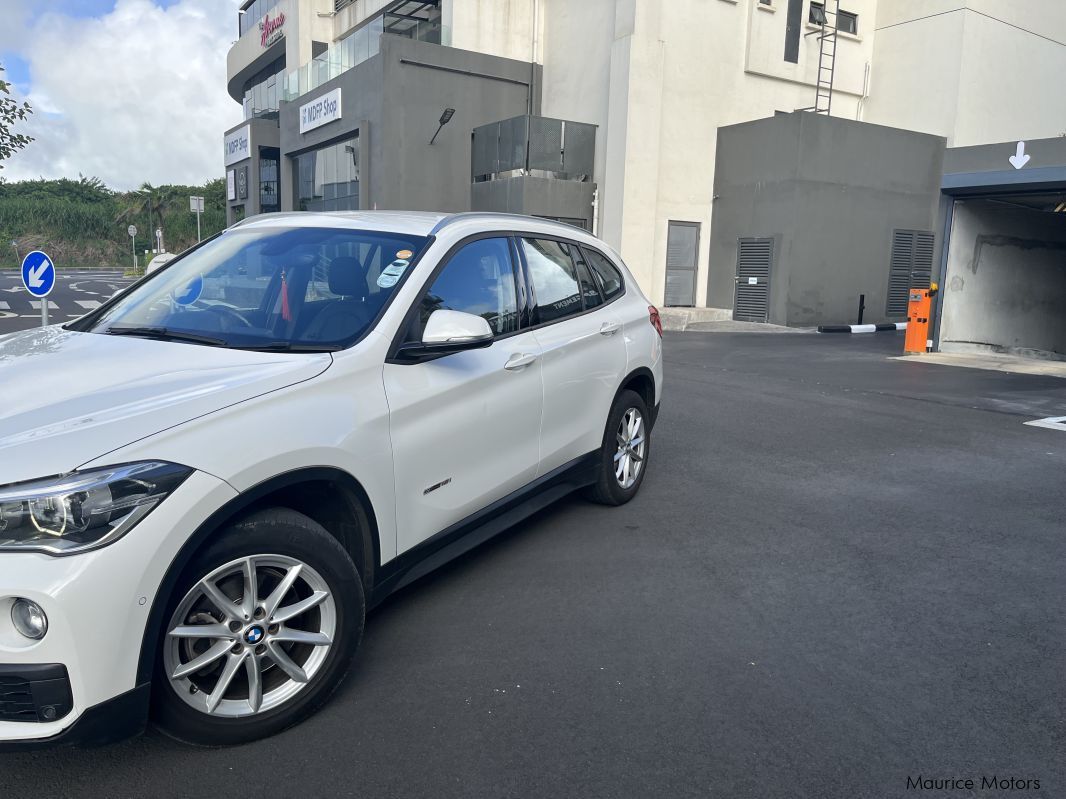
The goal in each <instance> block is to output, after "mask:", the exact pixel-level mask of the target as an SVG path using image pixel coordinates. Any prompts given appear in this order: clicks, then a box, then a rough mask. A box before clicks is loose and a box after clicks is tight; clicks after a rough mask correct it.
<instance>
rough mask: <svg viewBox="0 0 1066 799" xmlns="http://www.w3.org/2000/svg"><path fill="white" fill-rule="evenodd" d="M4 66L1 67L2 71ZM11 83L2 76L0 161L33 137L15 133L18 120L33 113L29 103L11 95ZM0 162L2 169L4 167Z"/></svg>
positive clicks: (0, 82)
mask: <svg viewBox="0 0 1066 799" xmlns="http://www.w3.org/2000/svg"><path fill="white" fill-rule="evenodd" d="M3 71H4V68H3V67H0V73H3ZM10 87H11V84H10V83H8V82H7V81H5V80H4V79H3V77H0V162H2V161H4V159H6V158H10V157H11V156H12V155H14V154H15V153H17V152H18V151H19V150H21V149H22V148H23V147H25V146H26V145H27V144H29V143H30V142H31V141H33V138H32V137H30V136H27V135H26V134H24V133H15V132H14V127H15V123H16V122H22V121H24V120H25V119H26V117H28V116H29V115H30V114H32V113H33V109H32V108H30V104H29V103H22V104H19V102H18V101H17V100H15V99H14V98H13V97H11V88H10ZM3 168H4V165H3V163H0V169H3Z"/></svg>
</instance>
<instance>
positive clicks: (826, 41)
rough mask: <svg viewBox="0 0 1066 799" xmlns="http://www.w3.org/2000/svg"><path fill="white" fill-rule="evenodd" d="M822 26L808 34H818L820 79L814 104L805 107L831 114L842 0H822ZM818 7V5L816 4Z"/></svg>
mask: <svg viewBox="0 0 1066 799" xmlns="http://www.w3.org/2000/svg"><path fill="white" fill-rule="evenodd" d="M820 5H821V8H822V26H821V28H820V29H819V30H817V31H812V32H811V33H808V34H807V36H812V35H817V36H818V79H817V82H816V84H815V90H814V92H815V93H814V105H813V106H811V107H809V108H804V109H803V110H804V111H813V112H814V113H816V114H825V115H826V116H829V115H830V110H831V109H832V107H833V75H834V73H835V71H836V60H837V19H838V16H839V12H840V0H822V3H821V4H820ZM814 7H815V8H817V5H815V6H814Z"/></svg>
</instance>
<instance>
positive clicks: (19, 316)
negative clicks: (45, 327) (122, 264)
mask: <svg viewBox="0 0 1066 799" xmlns="http://www.w3.org/2000/svg"><path fill="white" fill-rule="evenodd" d="M132 282H133V280H132V279H130V278H126V277H123V276H122V270H121V269H78V270H73V269H72V270H67V271H62V270H61V271H60V273H59V279H58V280H57V281H56V285H55V288H54V289H52V293H51V294H50V295H49V296H48V314H49V322H51V323H53V324H55V323H60V322H68V321H70V320H71V319H76V318H77V317H79V316H82V315H83V314H85V313H88V312H89V311H91V310H92V309H93V308H96V307H98V306H99V305H100V303H102V302H103V301H104V300H106V299H107V298H109V297H110V296H111V295H112V294H114V293H115V292H116V291H118V290H119V289H121V288H125V287H126V286H128V285H129V284H130V283H132ZM41 302H42V301H41V300H39V299H37V298H35V297H32V296H30V294H29V292H27V291H26V288H25V286H23V285H22V277H21V276H20V274H19V272H18V271H17V270H13V269H10V270H9V269H4V270H0V335H2V334H4V333H13V332H15V331H16V330H25V329H26V328H29V327H36V326H37V325H39V324H40V320H41Z"/></svg>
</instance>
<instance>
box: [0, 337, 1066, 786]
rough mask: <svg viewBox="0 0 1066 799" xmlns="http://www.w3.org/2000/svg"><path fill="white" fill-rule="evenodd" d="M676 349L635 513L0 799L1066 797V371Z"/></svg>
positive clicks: (480, 566) (831, 345)
mask: <svg viewBox="0 0 1066 799" xmlns="http://www.w3.org/2000/svg"><path fill="white" fill-rule="evenodd" d="M666 338H667V340H666V353H667V355H666V358H667V369H666V380H667V384H666V387H665V397H664V400H663V406H662V413H661V416H660V418H659V422H658V425H657V427H656V429H655V433H654V445H653V446H654V448H653V450H652V453H651V459H652V461H651V468H650V471H649V472H648V475H647V479H646V482H645V484H644V487H643V490H642V492H641V493H640V495H639V496H638V497H637V498H636V499H635V500H634V501H633V502H632V503H631V504H629V505H628V506H625V507H623V508H618V509H607V508H601V507H596V506H593V505H589V504H585V503H584V502H582V501H581V500H579V499H577V498H572V499H569V500H565V501H563V502H561V503H559V504H558V505H556V506H554V507H552V508H550V509H548V510H546V511H544V512H542V513H541V514H539V515H538V516H537V517H535V518H534V519H533V520H531V521H529V522H528V523H526V524H523V525H521V527H520V528H519V529H516V530H514V531H511V532H509V533H507V534H504V535H503V536H501V537H500V538H498V539H496V540H495V541H493V542H491V543H489V544H487V545H485V546H483V547H481V548H479V549H477V550H476V551H474V552H473V553H471V554H469V555H468V556H465V557H463V558H462V559H460V560H459V561H456V562H454V563H453V564H451V565H449V566H447V567H445V568H444V569H442V570H440V571H439V572H437V573H435V574H434V575H431V576H429V577H428V578H426V579H424V580H422V581H421V582H419V583H417V584H415V585H413V586H411V587H410V588H408V589H405V590H404V591H402V592H401V593H400V594H398V595H397V596H395V597H393V598H392V599H391V600H389V601H388V602H387V603H386V604H385V605H384V606H383V607H382V608H381V609H379V610H378V611H377V612H376V613H374V614H373V615H372V617H371V618H370V619H369V622H368V626H367V632H366V637H365V640H364V646H363V651H362V655H361V657H360V659H359V661H358V663H357V665H356V666H355V668H354V669H353V672H352V674H351V675H350V676H349V678H348V680H347V681H346V682H345V684H344V685H343V686H342V687H341V689H340V690H339V691H338V692H337V694H336V695H335V696H334V698H333V700H332V702H331V703H330V704H329V705H328V706H327V707H326V708H325V709H324V710H323V711H322V712H321V713H320V714H318V715H317V716H316V717H314V718H312V719H311V720H309V721H308V722H306V723H304V724H303V725H301V726H300V727H298V728H296V729H293V730H290V731H288V732H286V733H284V734H282V735H279V736H277V737H275V738H273V739H270V740H266V741H261V742H258V743H255V744H251V745H248V746H244V747H240V748H237V749H222V750H204V749H190V748H187V747H184V746H182V745H180V744H177V743H174V742H172V741H170V740H168V739H166V738H164V737H162V736H161V735H159V734H158V733H150V734H149V735H147V736H146V737H144V738H141V739H138V740H134V741H130V742H127V743H124V744H121V745H117V746H114V747H110V748H107V749H103V750H98V751H63V752H45V753H35V754H19V755H9V756H0V782H2V786H3V787H2V794H3V795H4V796H5V797H12V799H13V798H14V797H24V796H25V797H42V796H48V797H51V796H89V795H92V796H114V797H119V796H145V797H148V796H150V797H170V796H226V797H245V796H266V795H274V796H316V797H317V796H355V795H359V796H373V797H385V796H388V797H406V796H418V797H421V796H434V797H450V796H455V797H470V796H493V797H505V796H507V797H510V796H514V797H541V796H551V797H564V796H565V797H570V796H574V797H607V796H612V797H647V796H665V797H681V796H700V797H730V798H731V799H732V798H736V797H758V799H768V798H770V797H789V798H790V799H792V798H794V797H847V799H854V797H895V796H903V795H907V794H910V793H912V791H911V790H909V789H908V788H907V778H908V777H911V778H915V777H917V776H919V775H921V776H922V777H924V778H945V777H946V778H952V777H961V778H966V777H971V778H974V779H976V780H977V784H978V785H980V780H981V779H982V778H986V779H991V778H995V779H997V780H1007V779H1017V780H1026V779H1027V780H1030V781H1031V780H1039V786H1040V787H1039V789H1038V790H1032V789H1029V790H1017V789H1011V790H1002V789H987V790H975V791H973V792H966V791H960V792H951V791H941V792H939V793H938V795H944V796H1000V795H1003V794H1004V793H1010V795H1012V796H1062V795H1066V759H1064V758H1063V757H1062V753H1063V751H1066V740H1064V730H1066V725H1064V723H1063V722H1064V718H1063V715H1064V708H1066V682H1064V680H1063V679H1062V675H1063V667H1064V666H1066V634H1064V633H1066V625H1064V621H1063V613H1062V610H1063V607H1064V606H1066V601H1064V600H1066V580H1064V579H1063V574H1064V568H1063V567H1064V565H1066V563H1064V561H1066V558H1064V554H1066V537H1064V535H1063V528H1064V521H1066V508H1064V505H1063V490H1062V487H1063V474H1066V435H1064V434H1063V433H1062V432H1059V431H1056V430H1051V429H1041V428H1035V427H1030V426H1026V425H1024V424H1023V422H1025V421H1028V420H1030V419H1033V418H1037V417H1041V416H1048V415H1053V414H1054V412H1057V413H1058V414H1059V415H1066V381H1062V380H1058V379H1055V378H1046V377H1035V376H1027V375H1010V374H1004V373H999V372H984V371H979V370H972V369H957V368H951V367H943V366H935V365H929V364H921V363H911V362H901V361H897V360H891V359H889V357H888V356H889V355H892V354H895V353H897V352H898V351H899V349H901V347H902V338H901V337H900V336H897V335H894V334H885V335H884V336H882V335H871V336H866V337H861V336H841V337H832V336H818V335H807V336H799V335H797V336H766V335H757V334H756V335H751V334H732V333H718V334H707V333H684V334H667V337H666ZM116 623H118V622H116ZM998 784H1001V783H998ZM1030 785H1031V783H1030Z"/></svg>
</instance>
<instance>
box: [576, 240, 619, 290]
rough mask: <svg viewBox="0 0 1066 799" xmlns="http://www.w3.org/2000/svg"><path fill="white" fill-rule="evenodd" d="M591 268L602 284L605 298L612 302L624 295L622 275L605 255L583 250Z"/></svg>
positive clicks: (601, 287)
mask: <svg viewBox="0 0 1066 799" xmlns="http://www.w3.org/2000/svg"><path fill="white" fill-rule="evenodd" d="M582 252H584V253H585V259H586V260H587V261H588V265H589V267H590V268H591V269H592V272H593V274H594V275H595V276H596V279H597V280H599V283H600V291H602V292H603V298H604V300H606V301H607V302H610V301H611V300H613V299H614V298H615V297H617V296H618V295H619V294H621V293H622V273H621V272H619V271H618V269H617V268H616V267H615V265H614V264H612V263H611V262H610V261H609V260H608V259H607V258H606V257H605V256H604V255H602V254H601V253H598V252H596V251H595V250H588V249H583V250H582Z"/></svg>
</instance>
